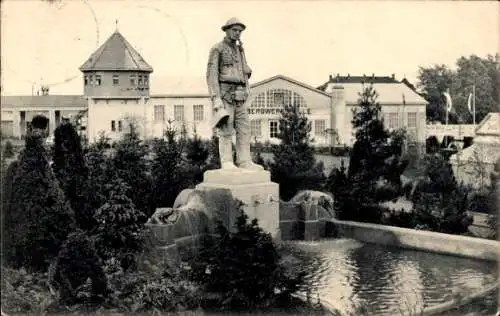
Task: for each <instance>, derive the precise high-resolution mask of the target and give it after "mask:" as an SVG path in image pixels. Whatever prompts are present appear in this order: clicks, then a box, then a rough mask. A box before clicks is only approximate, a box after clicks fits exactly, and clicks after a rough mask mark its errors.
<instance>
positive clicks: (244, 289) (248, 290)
mask: <svg viewBox="0 0 500 316" xmlns="http://www.w3.org/2000/svg"><path fill="white" fill-rule="evenodd" d="M216 232H217V234H216V236H217V237H215V239H214V240H212V241H211V243H210V242H208V243H206V245H205V250H204V251H202V253H201V254H200V256H199V257H198V258H196V261H195V262H193V263H192V266H193V272H192V274H191V277H192V278H193V280H194V281H197V282H199V283H200V285H201V287H202V289H201V290H202V292H203V293H205V294H204V301H203V302H202V307H204V308H206V309H208V310H213V309H215V310H232V311H233V310H256V309H261V308H266V307H269V306H273V305H275V304H276V303H277V302H278V301H280V300H283V298H287V297H289V296H290V294H291V293H293V292H295V291H296V290H297V289H298V288H299V286H300V284H301V282H302V277H303V275H304V274H303V273H297V274H288V273H287V270H286V269H285V267H284V266H283V265H282V264H281V262H280V260H281V255H280V253H279V252H278V249H277V247H276V245H275V244H274V243H273V240H272V238H271V236H270V234H268V233H265V232H264V231H263V230H262V229H261V228H260V227H259V226H258V223H257V220H253V221H251V222H250V223H249V222H248V217H247V216H246V215H245V214H244V213H241V215H240V216H239V217H238V219H237V222H236V225H235V231H234V232H231V231H229V230H228V229H227V228H226V227H225V226H224V225H223V224H222V223H221V222H219V223H218V224H217V226H216Z"/></svg>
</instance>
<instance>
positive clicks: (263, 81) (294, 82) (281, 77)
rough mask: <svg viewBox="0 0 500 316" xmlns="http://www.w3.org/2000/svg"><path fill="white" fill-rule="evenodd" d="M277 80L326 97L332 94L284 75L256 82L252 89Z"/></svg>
mask: <svg viewBox="0 0 500 316" xmlns="http://www.w3.org/2000/svg"><path fill="white" fill-rule="evenodd" d="M277 79H282V80H285V81H288V82H291V83H293V84H296V85H298V86H301V87H303V88H306V89H309V90H312V91H314V92H316V93H319V94H324V95H326V96H328V97H330V94H328V93H326V92H325V91H323V90H320V89H317V88H315V87H313V86H310V85H308V84H305V83H303V82H300V81H297V80H295V79H292V78H290V77H287V76H284V75H276V76H273V77H270V78H267V79H264V80H262V81H259V82H256V83H254V84H252V85H251V86H250V87H251V88H252V89H253V88H256V87H258V86H261V85H263V84H266V83H268V82H271V81H274V80H277Z"/></svg>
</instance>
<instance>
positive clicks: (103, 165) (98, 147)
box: [85, 134, 113, 230]
mask: <svg viewBox="0 0 500 316" xmlns="http://www.w3.org/2000/svg"><path fill="white" fill-rule="evenodd" d="M110 147H111V146H110V143H109V138H106V137H105V135H104V134H101V135H100V137H99V138H98V139H97V141H96V142H94V143H92V144H90V146H89V147H88V148H87V149H86V153H85V163H86V166H87V170H88V173H87V183H88V185H87V187H86V188H87V192H86V194H85V196H86V198H87V200H86V205H87V210H88V213H87V214H89V215H90V219H89V220H90V223H89V228H88V229H89V230H91V229H92V228H93V227H95V225H96V224H97V222H96V221H95V218H94V216H95V211H96V210H97V209H98V208H99V207H101V206H102V205H104V203H105V202H106V199H107V197H106V194H107V193H106V185H107V184H108V183H109V182H110V181H111V180H112V179H113V174H112V161H111V160H110V159H109V158H108V156H107V151H108V150H109V148H110Z"/></svg>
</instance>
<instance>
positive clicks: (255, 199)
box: [196, 168, 281, 239]
mask: <svg viewBox="0 0 500 316" xmlns="http://www.w3.org/2000/svg"><path fill="white" fill-rule="evenodd" d="M196 189H197V190H212V189H228V190H230V191H231V194H232V195H233V197H234V198H235V199H238V200H240V201H241V202H243V204H244V206H243V211H244V212H245V214H246V215H247V216H248V218H249V220H253V219H257V220H258V223H259V226H260V227H262V229H263V230H264V231H266V232H268V233H270V234H271V236H272V237H273V238H274V239H281V233H280V219H279V214H280V210H279V206H280V204H279V185H278V184H277V183H274V182H271V174H270V172H269V171H266V170H259V171H254V170H245V169H239V168H238V169H227V170H226V169H217V170H209V171H206V172H205V173H204V174H203V182H202V183H200V184H198V185H197V186H196ZM233 215H236V214H229V218H230V221H229V226H230V227H228V229H233V228H234V225H235V220H236V216H233Z"/></svg>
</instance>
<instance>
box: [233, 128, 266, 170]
mask: <svg viewBox="0 0 500 316" xmlns="http://www.w3.org/2000/svg"><path fill="white" fill-rule="evenodd" d="M245 136H246V135H240V137H236V153H237V158H238V167H239V168H242V169H247V170H256V171H259V170H264V167H262V166H261V165H258V164H256V163H254V162H253V161H252V156H251V155H250V137H245Z"/></svg>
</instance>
